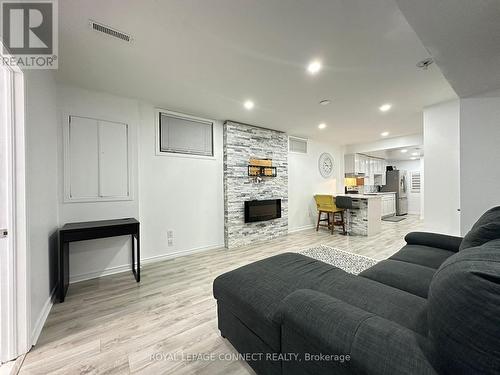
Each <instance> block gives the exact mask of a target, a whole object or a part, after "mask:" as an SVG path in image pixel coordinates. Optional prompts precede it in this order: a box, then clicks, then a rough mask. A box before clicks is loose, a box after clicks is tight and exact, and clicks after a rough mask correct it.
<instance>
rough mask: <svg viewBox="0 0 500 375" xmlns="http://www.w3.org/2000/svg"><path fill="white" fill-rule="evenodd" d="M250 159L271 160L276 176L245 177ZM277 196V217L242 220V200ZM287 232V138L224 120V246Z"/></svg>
mask: <svg viewBox="0 0 500 375" xmlns="http://www.w3.org/2000/svg"><path fill="white" fill-rule="evenodd" d="M252 158H257V159H272V161H273V167H277V177H263V178H262V182H260V183H257V182H256V181H255V178H254V177H249V176H248V164H249V160H250V159H252ZM263 199H281V218H279V219H274V220H269V221H261V222H256V223H245V203H244V202H245V201H248V200H263ZM287 233H288V137H287V136H286V134H285V133H282V132H279V131H275V130H270V129H264V128H259V127H256V126H251V125H246V124H240V123H236V122H232V121H226V122H225V123H224V241H225V246H226V247H227V248H234V247H237V246H242V245H247V244H251V243H254V242H261V241H265V240H269V239H272V238H276V237H279V236H284V235H286V234H287Z"/></svg>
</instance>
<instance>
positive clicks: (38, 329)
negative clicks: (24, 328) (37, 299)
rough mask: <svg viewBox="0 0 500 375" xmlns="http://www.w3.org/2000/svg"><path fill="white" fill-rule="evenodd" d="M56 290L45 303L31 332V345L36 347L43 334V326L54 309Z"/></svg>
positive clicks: (53, 290)
mask: <svg viewBox="0 0 500 375" xmlns="http://www.w3.org/2000/svg"><path fill="white" fill-rule="evenodd" d="M55 291H56V290H55V288H54V289H52V292H50V295H49V298H48V299H47V301H45V304H44V305H43V307H42V311H41V312H40V315H39V316H38V319H37V320H36V323H35V326H34V327H33V328H32V330H31V345H36V342H37V341H38V338H39V337H40V333H42V329H43V326H44V325H45V322H46V321H47V317H48V316H49V313H50V310H51V309H52V306H53V305H54V302H53V301H54V294H55Z"/></svg>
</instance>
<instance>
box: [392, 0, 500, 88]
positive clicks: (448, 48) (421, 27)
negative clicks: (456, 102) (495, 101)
mask: <svg viewBox="0 0 500 375" xmlns="http://www.w3.org/2000/svg"><path fill="white" fill-rule="evenodd" d="M396 1H397V3H398V5H399V6H400V8H401V10H402V12H403V14H404V15H405V17H406V18H407V20H408V22H409V23H410V25H411V26H412V27H413V29H414V30H415V31H416V32H417V34H418V36H419V37H420V39H421V40H422V42H423V43H424V45H425V46H426V48H427V49H428V50H429V51H430V53H431V54H432V56H433V57H434V60H435V61H436V63H437V64H438V65H439V67H440V69H441V70H442V72H443V74H444V75H445V77H446V78H447V79H448V81H449V82H450V84H451V86H452V87H453V88H454V89H455V92H456V93H457V94H458V95H459V96H460V97H468V96H472V95H476V94H482V93H486V92H489V91H495V90H498V89H500V1H499V0H439V1H436V0H418V1H415V0H396Z"/></svg>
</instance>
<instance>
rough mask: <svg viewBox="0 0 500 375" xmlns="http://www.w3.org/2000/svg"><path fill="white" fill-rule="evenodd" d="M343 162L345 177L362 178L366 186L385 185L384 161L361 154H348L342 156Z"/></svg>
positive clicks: (385, 164) (385, 163)
mask: <svg viewBox="0 0 500 375" xmlns="http://www.w3.org/2000/svg"><path fill="white" fill-rule="evenodd" d="M344 161H345V166H344V168H345V175H346V176H347V177H351V176H361V177H364V178H365V184H366V185H385V169H386V166H387V162H386V161H385V160H384V159H379V158H374V157H370V156H366V155H362V154H349V155H345V156H344Z"/></svg>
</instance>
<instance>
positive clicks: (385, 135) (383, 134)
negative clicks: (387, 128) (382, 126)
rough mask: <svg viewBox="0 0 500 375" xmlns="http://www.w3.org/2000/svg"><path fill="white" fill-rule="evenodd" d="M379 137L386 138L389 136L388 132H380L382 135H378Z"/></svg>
mask: <svg viewBox="0 0 500 375" xmlns="http://www.w3.org/2000/svg"><path fill="white" fill-rule="evenodd" d="M380 135H381V136H382V137H387V136H388V135H389V132H382V133H380Z"/></svg>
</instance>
